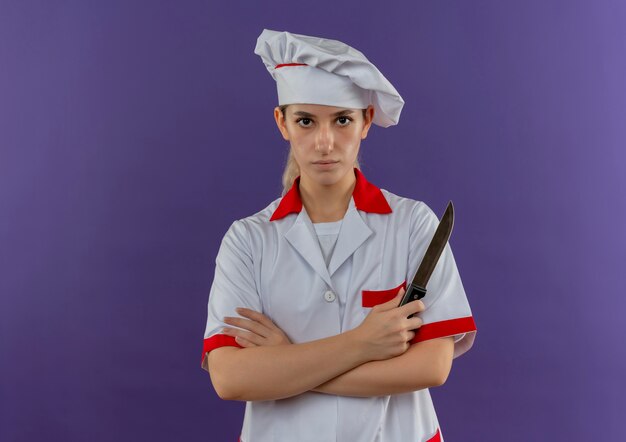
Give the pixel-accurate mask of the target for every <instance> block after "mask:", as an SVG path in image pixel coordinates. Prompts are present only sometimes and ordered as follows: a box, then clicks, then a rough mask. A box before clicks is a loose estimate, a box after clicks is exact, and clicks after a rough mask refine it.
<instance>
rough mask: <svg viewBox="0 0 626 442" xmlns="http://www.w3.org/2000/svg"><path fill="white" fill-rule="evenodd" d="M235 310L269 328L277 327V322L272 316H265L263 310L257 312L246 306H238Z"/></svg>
mask: <svg viewBox="0 0 626 442" xmlns="http://www.w3.org/2000/svg"><path fill="white" fill-rule="evenodd" d="M235 310H236V311H237V313H239V314H240V315H241V316H244V317H246V318H250V319H252V320H254V321H257V322H259V323H261V324H263V325H264V326H266V327H267V328H273V327H276V324H274V323H273V322H272V320H271V319H270V318H268V317H267V316H265V315H264V314H263V313H261V312H257V311H255V310H251V309H249V308H245V307H239V308H237V309H235Z"/></svg>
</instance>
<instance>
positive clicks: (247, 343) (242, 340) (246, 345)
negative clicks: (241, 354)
mask: <svg viewBox="0 0 626 442" xmlns="http://www.w3.org/2000/svg"><path fill="white" fill-rule="evenodd" d="M235 341H237V343H238V344H239V345H241V346H242V347H244V348H250V347H258V345H256V344H255V343H254V342H250V341H248V340H247V339H245V338H240V337H239V336H237V337H236V338H235Z"/></svg>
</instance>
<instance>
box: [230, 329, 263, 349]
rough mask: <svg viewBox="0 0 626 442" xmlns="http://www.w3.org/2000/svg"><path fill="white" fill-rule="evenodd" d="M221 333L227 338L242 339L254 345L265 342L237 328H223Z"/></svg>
mask: <svg viewBox="0 0 626 442" xmlns="http://www.w3.org/2000/svg"><path fill="white" fill-rule="evenodd" d="M222 332H223V333H224V334H226V335H228V336H233V337H234V338H235V339H237V338H238V337H239V338H243V339H245V340H246V341H248V342H251V343H253V344H256V345H262V344H263V342H264V341H265V338H264V337H263V336H259V335H257V334H255V333H252V332H249V331H246V330H240V329H238V328H230V327H225V328H223V329H222Z"/></svg>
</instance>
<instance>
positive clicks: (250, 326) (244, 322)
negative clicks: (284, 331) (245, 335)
mask: <svg viewBox="0 0 626 442" xmlns="http://www.w3.org/2000/svg"><path fill="white" fill-rule="evenodd" d="M224 322H225V323H226V324H229V325H234V326H235V327H239V328H243V329H246V330H250V331H251V332H254V333H256V334H257V335H260V336H263V337H264V338H266V337H268V336H269V335H270V330H268V329H267V327H265V326H264V325H262V324H259V323H258V322H256V321H251V320H250V319H243V318H233V317H230V316H226V317H224Z"/></svg>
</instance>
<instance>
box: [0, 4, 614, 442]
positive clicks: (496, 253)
mask: <svg viewBox="0 0 626 442" xmlns="http://www.w3.org/2000/svg"><path fill="white" fill-rule="evenodd" d="M261 3H262V4H263V6H260V4H261ZM625 22H626V6H625V4H624V2H621V1H618V0H616V1H613V2H609V1H595V2H594V1H588V2H581V1H571V0H569V1H568V0H562V1H549V0H548V1H547V0H542V1H537V0H533V1H526V2H511V1H501V0H493V1H474V2H467V1H447V2H443V1H437V2H419V3H415V2H413V3H409V2H406V3H405V4H404V5H403V7H402V8H399V7H398V6H394V8H393V9H389V7H388V6H384V5H383V2H380V1H371V0H359V1H343V2H313V3H302V2H282V1H281V2H278V1H275V2H268V1H266V2H258V3H253V2H228V3H227V2H219V3H218V2H212V3H210V2H201V1H185V2H182V1H180V2H154V1H147V0H144V1H139V0H134V1H128V0H125V1H113V0H109V1H100V2H94V1H78V0H76V1H64V2H48V1H34V0H31V1H17V0H16V1H3V2H1V3H0V440H2V441H3V442H4V441H7V442H8V441H11V442H13V441H36V440H50V441H86V440H88V441H111V440H117V441H131V440H132V441H135V440H151V441H154V442H156V441H172V440H181V441H191V440H194V441H197V440H206V441H213V440H214V441H235V440H236V438H237V436H238V434H239V429H240V426H241V419H242V416H243V404H242V403H236V402H225V401H221V400H220V399H219V398H218V397H217V395H216V394H215V392H214V391H213V389H212V387H211V384H210V380H209V377H208V375H207V374H206V373H205V372H204V371H203V370H202V369H201V368H200V353H201V347H202V338H203V331H204V325H205V319H206V301H207V296H208V290H209V287H210V284H211V281H212V277H213V270H214V259H215V255H216V253H217V248H218V246H219V242H220V240H221V238H222V236H223V234H224V233H225V231H226V229H227V227H228V226H229V225H230V223H231V222H232V221H233V220H234V219H237V218H242V217H244V216H247V215H250V214H252V213H254V212H256V211H257V210H260V209H261V208H263V207H265V206H266V205H267V204H268V203H269V202H270V201H271V200H273V199H274V198H277V197H278V196H279V192H280V173H281V170H282V165H283V161H284V158H285V153H286V149H287V145H286V142H285V141H284V140H283V139H282V138H281V137H280V135H279V133H278V130H277V129H276V127H275V124H274V121H273V117H272V109H273V107H274V106H275V104H276V102H277V99H276V90H275V83H274V81H273V80H272V79H271V77H270V76H269V74H268V73H267V71H266V70H265V68H264V66H263V64H262V62H261V60H260V58H259V57H258V56H257V55H255V54H254V53H253V49H254V46H255V42H256V38H257V36H258V35H259V34H260V32H261V30H262V29H263V28H269V29H275V30H288V31H291V32H294V33H302V34H309V35H320V36H326V37H328V38H336V39H339V40H342V41H345V42H346V43H349V44H351V45H353V46H355V47H356V48H358V49H359V50H361V51H363V52H364V53H365V54H366V55H367V56H368V58H369V59H370V60H371V61H372V62H374V63H375V64H376V65H377V66H379V67H380V69H381V71H382V72H383V73H384V74H385V75H386V76H387V78H388V79H389V80H390V81H391V82H392V83H393V84H394V85H395V86H396V88H397V89H398V91H399V92H400V93H401V94H402V96H403V98H404V99H405V101H406V105H405V108H404V111H403V113H402V116H401V118H400V124H399V125H398V126H396V127H391V128H388V129H382V128H379V127H374V129H373V130H372V131H370V135H369V136H368V138H367V140H365V141H364V142H363V144H362V151H363V170H364V173H365V174H366V175H367V177H368V179H369V180H370V181H372V182H374V183H375V184H377V185H379V186H380V187H383V188H386V189H388V190H390V191H392V192H394V193H398V194H400V195H405V196H408V197H412V198H415V199H420V200H423V201H425V202H427V203H428V204H429V205H430V206H431V207H432V208H433V210H435V212H436V213H438V214H441V213H442V212H443V209H444V208H445V205H446V203H447V201H448V200H449V199H452V200H453V201H454V203H455V208H456V216H457V219H456V222H455V230H454V232H453V235H452V238H451V243H452V245H453V249H454V251H455V257H456V260H457V264H458V266H459V270H460V272H461V276H462V278H463V282H464V285H465V288H466V291H467V294H468V297H469V300H470V304H471V306H472V309H473V312H474V314H475V319H476V322H477V325H478V328H479V332H478V336H477V339H476V343H475V345H474V347H473V349H472V350H471V351H470V352H469V353H467V354H466V355H463V356H462V357H461V358H459V359H457V360H455V362H454V366H453V370H452V373H451V376H450V378H449V379H448V382H447V383H446V384H445V385H444V386H442V387H440V388H437V389H433V390H432V394H433V397H434V401H435V407H436V409H437V412H438V416H439V420H440V423H441V425H442V429H443V432H444V436H445V437H446V441H447V442H454V441H463V442H464V441H469V442H473V441H484V442H487V441H503V440H506V441H507V442H518V441H519V442H522V441H524V442H527V441H530V440H533V441H543V440H562V441H587V440H592V439H599V440H612V441H618V440H626V429H624V426H623V424H622V420H623V415H624V412H625V411H626V406H625V405H626V404H625V399H624V394H623V393H624V391H626V388H625V387H626V381H625V379H624V373H625V372H626V354H625V352H624V343H623V339H622V338H620V336H621V335H622V333H623V327H622V325H621V322H623V318H622V315H623V311H624V310H625V309H626V302H625V301H624V296H625V294H626V283H625V276H624V275H625V270H626V233H625V229H624V226H625V225H626V178H625V177H624V165H625V162H626V154H625V153H624V146H625V143H626V124H625V121H626V118H625V117H626V83H625V81H624V79H625V78H626V31H625V27H624V23H625ZM250 184H252V186H251V185H250Z"/></svg>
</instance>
